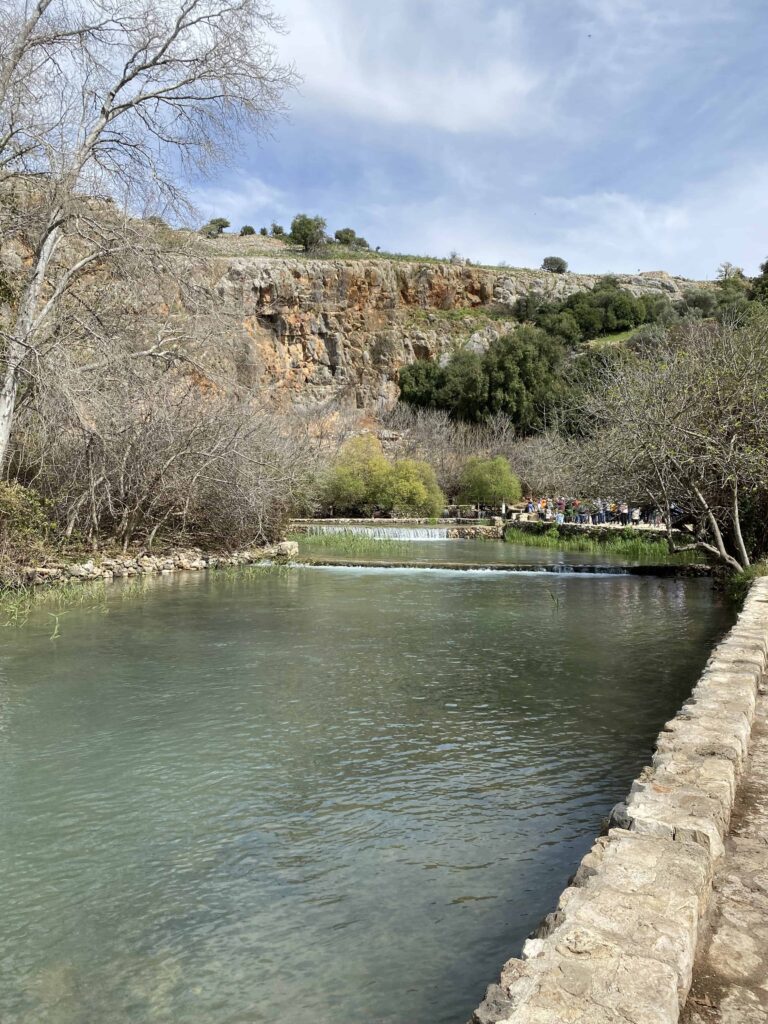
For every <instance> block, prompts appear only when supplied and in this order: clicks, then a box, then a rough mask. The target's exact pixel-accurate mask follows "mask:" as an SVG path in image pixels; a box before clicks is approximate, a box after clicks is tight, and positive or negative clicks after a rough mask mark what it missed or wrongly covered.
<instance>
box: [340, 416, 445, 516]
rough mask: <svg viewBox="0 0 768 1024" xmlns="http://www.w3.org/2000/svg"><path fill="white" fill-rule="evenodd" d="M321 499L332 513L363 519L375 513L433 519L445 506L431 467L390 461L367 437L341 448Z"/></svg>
mask: <svg viewBox="0 0 768 1024" xmlns="http://www.w3.org/2000/svg"><path fill="white" fill-rule="evenodd" d="M322 498H323V502H324V504H326V505H328V506H329V507H331V508H332V509H333V511H334V512H336V513H342V514H351V515H365V516H369V515H372V514H373V513H374V512H377V511H379V512H392V513H394V514H395V515H401V516H402V515H405V516H407V515H420V516H437V515H440V513H441V512H442V511H443V508H444V506H445V497H444V495H443V493H442V491H441V490H440V488H439V486H438V484H437V479H436V477H435V472H434V470H433V469H432V467H431V466H429V465H428V464H427V463H426V462H419V461H416V460H415V459H398V460H396V461H395V462H391V461H390V460H389V459H388V458H387V457H386V455H385V454H384V451H383V449H382V447H381V442H380V441H379V440H378V439H377V438H375V437H373V436H371V435H369V434H365V435H362V436H361V437H355V438H352V440H351V441H348V442H347V443H346V444H345V445H344V447H343V448H342V450H341V453H340V455H339V457H338V459H337V460H336V463H335V465H334V466H333V468H332V469H331V471H330V472H329V473H328V475H327V477H326V479H325V481H324V485H323V488H322Z"/></svg>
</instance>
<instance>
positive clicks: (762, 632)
mask: <svg viewBox="0 0 768 1024" xmlns="http://www.w3.org/2000/svg"><path fill="white" fill-rule="evenodd" d="M766 668H768V579H762V580H757V581H756V582H755V583H754V584H753V586H752V589H751V591H750V594H749V596H748V597H747V600H746V602H745V605H744V609H743V611H742V613H741V615H740V616H739V619H738V621H737V623H736V625H735V626H734V628H733V629H732V630H731V632H730V633H729V634H728V636H727V637H726V638H725V640H723V642H722V643H721V644H719V645H718V647H716V648H715V650H714V651H713V653H712V655H711V657H710V659H709V661H708V663H707V666H706V668H705V670H704V673H703V674H702V676H701V678H700V680H699V682H698V683H697V685H696V687H695V689H694V691H693V693H692V695H691V697H690V699H689V700H688V701H687V702H686V704H685V705H684V706H683V708H682V709H681V711H680V712H679V714H678V715H677V716H676V717H675V718H674V719H672V720H671V721H670V722H668V723H667V724H666V725H665V726H664V729H663V730H662V732H661V733H660V735H659V737H658V740H657V746H656V753H655V755H654V757H653V760H652V763H651V765H649V766H648V767H647V768H646V769H645V770H644V771H643V772H642V773H641V775H640V776H639V778H638V779H636V780H635V782H634V783H633V785H632V789H631V792H630V794H629V797H628V799H627V801H626V803H625V804H621V805H619V806H617V807H616V808H614V810H613V812H612V815H611V826H612V827H610V829H609V830H608V833H607V835H605V836H603V837H601V838H600V839H598V840H597V842H596V843H595V845H594V846H593V847H592V849H591V851H590V852H589V853H588V854H587V855H586V856H585V857H584V859H583V860H582V862H581V864H580V866H579V868H578V870H577V872H576V874H575V876H574V878H573V880H572V882H571V884H570V885H569V887H568V888H567V889H566V890H565V891H564V892H563V894H562V896H561V897H560V901H559V903H558V905H557V908H556V909H555V911H554V912H553V913H551V914H550V915H549V916H548V917H547V918H546V919H545V920H544V922H543V923H542V925H541V926H540V927H539V929H538V931H537V932H536V933H535V935H534V936H533V937H532V938H530V939H529V940H528V941H527V942H526V943H525V946H524V947H523V952H522V957H521V958H520V959H512V960H509V961H508V962H507V963H506V964H505V965H504V968H503V969H502V973H501V979H500V982H499V983H498V984H495V985H491V986H490V987H489V989H488V993H487V995H486V998H485V1000H484V1001H483V1003H482V1004H481V1005H480V1006H479V1007H478V1009H477V1010H476V1012H475V1014H474V1016H473V1018H472V1020H473V1024H502V1022H503V1024H628V1022H631V1024H675V1022H677V1021H679V1019H680V1014H681V1010H682V1009H683V1007H684V1006H685V1004H686V999H687V996H688V993H689V990H690V987H691V981H692V974H693V965H694V959H695V956H696V951H697V944H698V943H699V939H700V937H701V936H702V935H703V934H704V933H705V931H706V927H705V925H706V920H707V914H708V911H709V908H710V906H711V902H712V896H713V880H714V878H715V874H716V872H717V871H718V870H719V868H720V867H721V865H722V863H723V854H724V851H725V842H726V837H727V835H728V830H729V822H730V819H731V812H732V810H733V808H734V803H735V800H736V794H737V787H738V784H739V781H740V779H741V778H742V776H743V774H744V770H745V765H746V764H747V758H748V751H749V746H750V735H751V731H752V725H753V722H754V719H755V712H756V706H757V699H758V694H759V692H760V689H761V687H762V685H763V678H764V674H765V672H766ZM762 841H763V843H764V841H765V836H763V837H762ZM760 885H761V886H762V887H763V889H764V888H765V879H764V878H763V879H762V881H761V883H760ZM763 984H764V979H763ZM689 1019H693V1018H689ZM737 1019H738V1020H741V1018H735V1017H734V1018H733V1021H734V1022H735V1021H736V1020H737ZM751 1019H752V1018H747V1017H744V1018H743V1020H744V1021H745V1022H746V1021H747V1020H750V1021H751ZM755 1019H759V1020H764V1019H765V1018H764V1017H758V1018H755Z"/></svg>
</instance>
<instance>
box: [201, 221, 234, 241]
mask: <svg viewBox="0 0 768 1024" xmlns="http://www.w3.org/2000/svg"><path fill="white" fill-rule="evenodd" d="M228 227H229V221H228V220H227V218H226V217H211V219H210V220H209V221H208V223H207V224H203V226H202V227H201V228H200V234H201V235H205V236H206V238H218V236H219V235H220V234H221V233H222V231H224V229H225V228H228Z"/></svg>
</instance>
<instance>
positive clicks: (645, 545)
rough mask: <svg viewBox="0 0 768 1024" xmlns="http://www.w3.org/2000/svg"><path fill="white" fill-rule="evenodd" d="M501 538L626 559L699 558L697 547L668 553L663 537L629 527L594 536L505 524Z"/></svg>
mask: <svg viewBox="0 0 768 1024" xmlns="http://www.w3.org/2000/svg"><path fill="white" fill-rule="evenodd" d="M504 540H505V541H506V542H507V543H508V544H522V545H524V546H525V547H534V548H556V549H557V550H559V551H582V552H586V553H587V554H594V555H600V554H609V555H621V556H622V557H624V558H628V559H637V558H642V559H653V560H656V561H659V562H681V563H693V562H701V561H702V560H703V555H702V554H700V553H699V552H697V551H683V552H680V553H679V554H670V551H669V547H668V545H667V542H666V541H665V540H662V539H660V538H655V537H654V538H650V537H643V536H642V535H639V534H638V533H636V532H635V531H634V530H632V528H631V527H629V528H627V529H626V530H622V531H620V532H619V531H617V532H616V533H615V534H606V537H605V539H604V540H603V539H597V538H595V537H589V536H584V537H578V536H576V537H574V536H564V535H562V534H561V533H560V531H559V530H558V529H557V527H556V526H552V527H551V528H550V529H548V530H543V531H533V530H530V531H529V530H521V529H519V528H518V527H514V526H511V527H507V530H506V532H505V534H504Z"/></svg>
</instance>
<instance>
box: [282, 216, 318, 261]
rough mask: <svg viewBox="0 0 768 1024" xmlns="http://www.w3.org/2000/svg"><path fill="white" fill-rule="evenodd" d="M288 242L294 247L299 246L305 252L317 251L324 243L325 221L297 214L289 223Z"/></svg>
mask: <svg viewBox="0 0 768 1024" xmlns="http://www.w3.org/2000/svg"><path fill="white" fill-rule="evenodd" d="M290 240H291V242H292V243H293V244H294V245H300V246H301V247H302V248H303V249H304V251H305V252H311V251H312V250H313V249H317V247H318V246H320V245H322V244H323V242H324V241H325V221H324V220H323V218H322V217H310V216H308V215H307V214H306V213H297V214H296V216H295V217H294V218H293V220H292V221H291V234H290Z"/></svg>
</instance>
